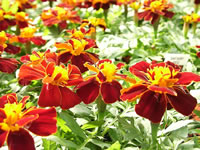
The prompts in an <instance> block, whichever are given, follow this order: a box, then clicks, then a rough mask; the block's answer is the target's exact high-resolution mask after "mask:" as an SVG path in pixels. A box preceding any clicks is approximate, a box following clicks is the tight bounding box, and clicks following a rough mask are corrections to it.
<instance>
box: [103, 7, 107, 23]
mask: <svg viewBox="0 0 200 150" xmlns="http://www.w3.org/2000/svg"><path fill="white" fill-rule="evenodd" d="M103 14H104V18H105V21H106V24H108V9H104V10H103Z"/></svg>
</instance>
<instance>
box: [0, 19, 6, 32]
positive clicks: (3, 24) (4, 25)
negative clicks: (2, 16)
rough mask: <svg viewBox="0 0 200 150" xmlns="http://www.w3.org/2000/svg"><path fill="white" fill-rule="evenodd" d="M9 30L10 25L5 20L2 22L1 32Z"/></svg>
mask: <svg viewBox="0 0 200 150" xmlns="http://www.w3.org/2000/svg"><path fill="white" fill-rule="evenodd" d="M7 28H8V23H7V22H6V21H5V20H2V21H0V31H3V30H6V29H7Z"/></svg>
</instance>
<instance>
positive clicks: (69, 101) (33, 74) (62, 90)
mask: <svg viewBox="0 0 200 150" xmlns="http://www.w3.org/2000/svg"><path fill="white" fill-rule="evenodd" d="M49 54H50V55H51V53H49ZM38 55H39V56H37V55H35V56H32V57H31V56H30V60H31V61H32V63H27V64H23V65H22V66H21V68H20V72H19V80H26V81H31V80H40V79H42V83H43V86H42V90H41V93H40V96H39V101H38V104H39V106H41V107H47V106H56V107H57V106H60V107H61V108H62V109H69V108H71V107H73V106H75V105H77V104H79V103H80V102H81V99H80V98H79V97H78V96H77V95H76V94H75V93H74V92H73V91H71V90H70V89H69V88H67V86H74V85H77V84H78V83H80V82H82V77H81V73H80V71H79V69H78V68H77V67H76V66H74V65H71V64H69V65H68V66H67V67H65V66H64V65H56V63H55V62H54V60H56V59H54V58H53V57H48V58H47V57H46V56H45V55H41V54H39V53H38ZM39 57H40V60H39ZM42 57H45V59H46V61H45V59H44V58H43V60H41V58H42ZM50 59H51V60H50ZM39 61H40V62H39ZM48 61H49V62H48Z"/></svg>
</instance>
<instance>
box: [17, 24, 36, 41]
mask: <svg viewBox="0 0 200 150" xmlns="http://www.w3.org/2000/svg"><path fill="white" fill-rule="evenodd" d="M36 30H37V29H36V28H30V27H26V28H24V29H23V30H22V31H21V34H20V36H21V37H23V38H32V37H33V36H34V33H35V32H36Z"/></svg>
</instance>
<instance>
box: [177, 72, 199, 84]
mask: <svg viewBox="0 0 200 150" xmlns="http://www.w3.org/2000/svg"><path fill="white" fill-rule="evenodd" d="M174 78H178V79H179V80H178V82H177V83H176V84H181V85H188V84H190V83H191V82H192V81H195V82H198V81H200V76H199V75H197V74H194V73H192V72H180V73H178V74H177V75H176V76H175V77H174Z"/></svg>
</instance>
